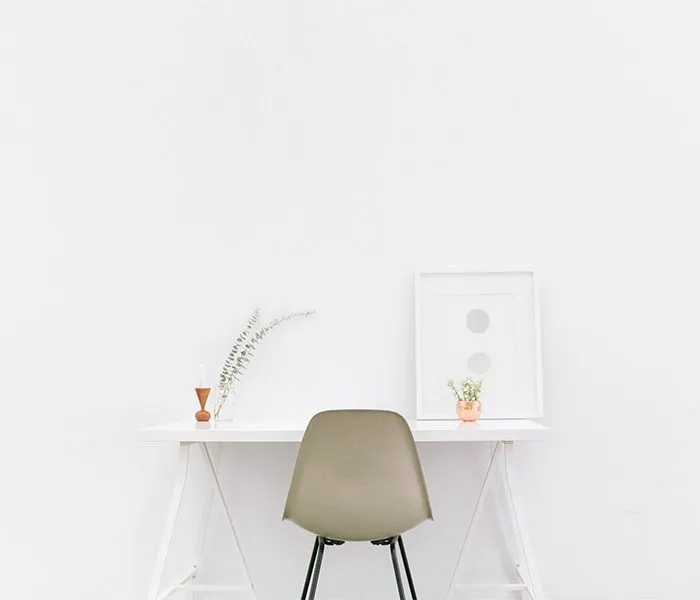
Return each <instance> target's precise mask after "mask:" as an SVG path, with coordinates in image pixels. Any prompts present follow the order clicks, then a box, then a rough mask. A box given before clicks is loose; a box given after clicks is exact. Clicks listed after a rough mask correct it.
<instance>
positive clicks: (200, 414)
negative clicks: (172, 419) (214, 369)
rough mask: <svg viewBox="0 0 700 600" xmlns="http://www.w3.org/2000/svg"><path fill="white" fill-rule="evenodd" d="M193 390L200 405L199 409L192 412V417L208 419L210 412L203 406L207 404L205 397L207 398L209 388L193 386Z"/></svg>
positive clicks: (200, 419) (201, 419) (198, 419)
mask: <svg viewBox="0 0 700 600" xmlns="http://www.w3.org/2000/svg"><path fill="white" fill-rule="evenodd" d="M194 391H195V392H197V398H198V399H199V406H200V407H201V410H198V411H197V412H196V413H194V418H195V419H197V421H208V420H209V419H211V413H210V412H209V411H208V410H205V408H204V407H205V406H206V405H207V398H209V392H211V388H194Z"/></svg>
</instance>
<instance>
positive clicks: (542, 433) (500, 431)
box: [138, 419, 547, 600]
mask: <svg viewBox="0 0 700 600" xmlns="http://www.w3.org/2000/svg"><path fill="white" fill-rule="evenodd" d="M409 425H410V426H411V430H412V431H413V435H414V438H415V440H416V442H418V443H436V442H443V443H444V442H451V443H457V442H489V443H491V459H490V461H489V464H488V468H487V470H486V474H485V476H484V479H483V482H482V483H481V489H480V492H479V497H478V500H477V502H476V505H475V506H474V510H473V512H472V516H471V520H470V522H469V525H468V526H467V531H466V534H465V537H464V542H463V543H462V547H461V550H460V553H459V557H458V559H457V562H456V565H455V567H454V571H453V575H452V580H451V581H450V587H449V589H448V594H447V597H448V599H449V598H452V596H453V595H454V593H455V592H457V591H460V592H469V591H471V592H475V593H479V592H481V593H484V592H488V590H492V589H501V590H508V591H512V592H520V594H521V598H523V599H525V598H529V599H531V600H544V596H543V594H542V587H541V584H540V579H539V574H538V571H537V564H536V561H535V555H534V552H533V549H532V545H531V543H530V537H529V535H528V530H527V526H526V521H525V517H524V514H523V509H522V505H521V503H520V499H519V496H518V493H517V486H516V481H515V474H514V473H513V472H512V469H509V463H511V462H512V455H513V451H514V443H513V442H522V441H529V440H543V439H545V438H546V437H547V428H546V427H544V426H543V425H539V424H538V423H535V422H533V421H528V420H485V421H479V422H477V423H460V422H457V421H413V422H409ZM305 428H306V423H304V422H293V421H222V422H219V423H215V422H210V423H196V422H195V421H194V419H188V420H186V421H179V422H174V423H166V424H163V425H156V426H154V427H147V428H145V429H142V430H141V431H140V432H139V436H138V439H139V441H143V442H177V443H178V444H179V448H180V450H179V464H178V471H177V475H176V478H175V484H174V486H173V493H172V498H171V501H170V508H169V510H168V514H167V517H166V520H165V528H164V531H163V536H162V540H161V544H160V547H159V550H158V556H157V559H156V564H155V567H154V570H153V575H152V578H151V585H150V589H149V593H148V599H147V600H165V599H166V598H168V597H170V596H171V595H172V594H174V593H175V592H178V591H186V592H189V593H192V594H193V593H196V592H215V591H219V592H239V593H246V594H248V597H249V598H254V599H255V598H256V595H255V587H254V585H253V582H252V581H251V579H250V571H249V570H248V567H247V565H246V561H245V556H244V555H243V553H242V551H241V547H240V544H239V543H238V536H237V534H236V528H235V526H234V522H233V518H232V516H231V513H230V512H229V508H228V504H227V502H226V499H225V497H224V495H223V492H222V489H221V485H220V483H219V478H218V474H217V462H218V460H215V459H213V458H212V452H211V450H210V445H215V446H218V444H220V443H261V442H262V443H264V442H299V441H301V438H302V436H303V434H304V430H305ZM193 444H197V445H198V446H199V447H200V449H201V450H202V453H203V454H204V457H205V459H206V462H207V464H208V465H209V468H210V470H211V473H212V480H213V490H212V491H216V492H218V495H219V497H220V498H221V501H222V502H223V506H224V509H225V512H226V516H227V519H228V523H229V526H230V528H231V532H232V534H233V537H234V540H235V542H236V546H237V549H238V552H239V554H240V558H241V561H242V563H243V567H244V572H245V573H246V576H247V579H248V580H247V581H246V582H245V583H243V584H241V585H203V584H199V583H197V580H196V579H197V571H198V567H199V564H200V563H201V551H202V547H203V545H204V535H205V531H206V526H207V522H208V519H209V508H210V506H211V502H209V503H208V505H207V507H206V510H205V511H204V515H203V517H202V522H201V523H200V535H199V542H198V548H197V549H195V551H196V552H199V554H198V555H197V556H196V559H195V561H194V562H193V566H192V568H191V569H189V570H188V571H187V572H186V573H183V574H182V576H181V577H178V578H177V579H176V580H175V581H174V582H172V583H171V584H170V585H168V586H166V587H164V588H162V589H161V583H162V582H161V579H162V576H163V569H164V567H165V560H166V558H167V555H168V550H169V548H170V545H171V542H172V538H173V532H174V529H175V523H176V520H177V515H178V512H179V510H180V503H181V500H182V494H183V491H184V488H185V483H186V480H187V470H188V464H189V451H190V447H191V446H192V445H193ZM494 476H495V477H496V479H497V480H498V481H499V483H500V486H501V487H502V489H503V492H504V494H503V497H504V498H505V500H506V501H505V505H500V509H501V510H500V515H501V517H502V518H504V519H507V520H509V521H510V522H511V524H512V527H513V530H514V532H515V537H516V542H517V544H516V547H514V548H510V549H509V551H510V553H511V558H512V559H513V564H514V566H515V569H516V572H517V573H518V575H519V579H520V581H518V582H515V583H508V584H493V585H459V584H457V583H456V581H455V576H456V574H457V571H458V568H459V565H460V563H461V561H462V558H463V556H464V553H465V550H466V548H467V546H468V544H469V541H470V539H471V534H472V531H473V529H474V525H475V523H476V522H477V520H478V518H479V515H480V514H481V511H482V508H483V506H484V499H485V496H486V494H485V492H486V489H487V488H488V486H489V484H490V482H491V480H492V479H493V478H494ZM290 478H291V473H290ZM213 495H214V494H213V493H212V495H211V496H213ZM283 503H284V498H280V506H282V504H283ZM501 529H503V528H501ZM257 600H261V599H257ZM430 600H433V598H431V599H430Z"/></svg>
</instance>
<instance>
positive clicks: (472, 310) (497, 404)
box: [415, 268, 544, 420]
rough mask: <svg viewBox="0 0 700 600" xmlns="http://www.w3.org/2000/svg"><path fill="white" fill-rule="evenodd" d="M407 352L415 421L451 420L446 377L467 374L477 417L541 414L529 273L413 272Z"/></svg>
mask: <svg viewBox="0 0 700 600" xmlns="http://www.w3.org/2000/svg"><path fill="white" fill-rule="evenodd" d="M462 319H464V320H462ZM462 328H464V329H462ZM480 348H481V350H479V349H480ZM415 352H416V417H417V419H419V420H456V419H457V418H458V417H457V414H456V410H455V404H456V399H455V398H454V396H453V395H452V392H451V391H450V390H449V389H448V387H447V380H448V379H449V378H452V379H454V380H455V381H458V380H460V379H462V378H463V377H467V376H471V377H474V378H476V379H483V380H484V386H483V391H482V399H483V401H482V414H481V418H482V419H533V418H534V419H536V418H542V417H543V416H544V408H543V395H542V356H541V329H540V306H539V276H538V274H537V271H536V270H535V269H534V268H495V269H494V268H489V269H486V268H477V269H475V268H441V269H421V270H419V271H416V273H415ZM472 368H473V369H475V371H472Z"/></svg>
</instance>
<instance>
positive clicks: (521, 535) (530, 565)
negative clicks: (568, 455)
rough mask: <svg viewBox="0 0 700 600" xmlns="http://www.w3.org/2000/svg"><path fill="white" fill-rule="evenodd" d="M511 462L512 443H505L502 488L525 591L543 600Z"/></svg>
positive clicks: (538, 599) (536, 598) (535, 599)
mask: <svg viewBox="0 0 700 600" xmlns="http://www.w3.org/2000/svg"><path fill="white" fill-rule="evenodd" d="M513 462H514V460H513V442H505V454H504V457H503V473H504V475H505V481H504V484H505V486H504V487H505V492H506V500H507V502H508V503H509V505H510V509H511V511H512V520H513V526H514V527H515V534H516V537H517V538H518V542H519V545H520V550H521V552H522V556H523V558H524V562H525V565H524V567H525V572H524V575H525V577H524V579H525V582H526V583H528V584H529V585H528V590H527V591H528V593H529V595H530V597H531V598H532V600H544V593H543V592H542V583H541V582H540V575H539V571H538V570H537V562H536V560H535V552H534V550H533V547H532V542H531V540H530V534H529V530H528V528H527V522H526V520H525V516H524V511H523V506H522V503H521V501H520V497H519V493H518V492H519V490H518V487H517V477H514V476H513V474H512V473H511V472H510V468H509V467H510V466H511V465H512V463H513ZM516 568H517V569H518V573H521V570H520V569H521V567H520V565H519V564H516ZM522 576H523V573H521V577H522Z"/></svg>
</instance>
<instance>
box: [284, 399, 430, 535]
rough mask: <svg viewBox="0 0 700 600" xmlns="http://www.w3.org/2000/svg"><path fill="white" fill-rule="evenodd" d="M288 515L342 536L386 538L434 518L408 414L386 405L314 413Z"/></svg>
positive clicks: (301, 451) (294, 479)
mask: <svg viewBox="0 0 700 600" xmlns="http://www.w3.org/2000/svg"><path fill="white" fill-rule="evenodd" d="M284 518H285V519H289V520H291V521H293V522H295V523H296V524H297V525H299V526H301V527H303V528H304V529H306V530H308V531H311V532H312V533H315V534H316V535H320V536H323V537H326V538H329V539H334V540H343V541H370V540H379V539H384V538H388V537H392V536H394V535H399V534H401V533H403V532H405V531H407V530H409V529H411V528H413V527H415V526H416V525H418V524H419V523H421V522H422V521H425V520H426V519H432V511H431V508H430V499H429V497H428V491H427V489H426V486H425V480H424V478H423V470H422V469H421V465H420V459H419V458H418V451H417V450H416V444H415V441H414V440H413V435H412V433H411V429H410V427H409V426H408V423H406V420H405V419H404V418H403V417H402V416H401V415H399V414H398V413H395V412H390V411H386V410H331V411H325V412H321V413H318V414H317V415H316V416H314V417H313V418H312V419H311V421H310V423H309V425H308V427H307V428H306V432H305V433H304V438H303V440H302V442H301V446H300V448H299V454H298V456H297V462H296V466H295V468H294V475H293V476H292V483H291V486H290V489H289V495H288V497H287V504H286V507H285V509H284Z"/></svg>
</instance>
